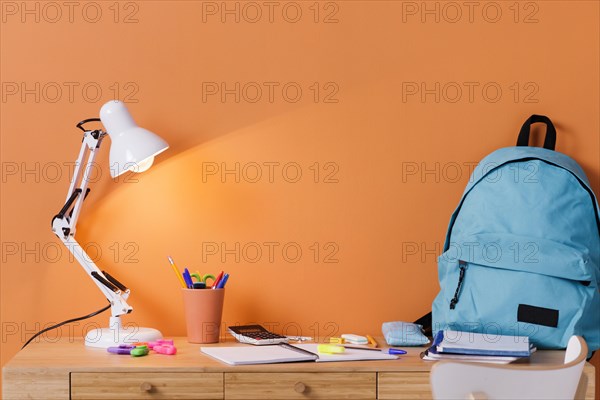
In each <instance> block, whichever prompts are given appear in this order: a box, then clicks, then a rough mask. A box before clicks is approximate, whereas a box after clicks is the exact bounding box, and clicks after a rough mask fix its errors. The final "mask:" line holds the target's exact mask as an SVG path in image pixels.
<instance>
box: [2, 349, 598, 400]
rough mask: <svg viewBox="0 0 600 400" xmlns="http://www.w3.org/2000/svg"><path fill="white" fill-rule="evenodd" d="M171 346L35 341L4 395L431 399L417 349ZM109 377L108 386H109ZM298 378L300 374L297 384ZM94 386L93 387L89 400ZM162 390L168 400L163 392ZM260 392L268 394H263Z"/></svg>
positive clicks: (587, 371) (15, 399) (541, 359)
mask: <svg viewBox="0 0 600 400" xmlns="http://www.w3.org/2000/svg"><path fill="white" fill-rule="evenodd" d="M382 340H383V339H382ZM175 344H176V346H177V348H178V352H177V355H175V356H162V355H157V354H150V355H149V356H147V357H124V356H116V355H114V354H109V353H107V352H106V350H104V349H96V348H88V347H85V346H84V345H83V340H81V339H76V340H71V341H68V340H64V341H59V342H56V343H44V342H40V343H32V344H31V345H30V346H28V347H27V348H26V349H25V350H23V351H21V352H19V353H18V354H17V355H16V356H15V357H14V358H13V359H12V360H10V361H9V362H8V363H7V364H6V365H5V366H4V368H3V370H2V372H3V386H2V394H3V396H2V398H3V399H5V400H21V399H40V400H55V399H57V400H58V399H61V400H62V399H69V395H70V386H69V385H70V379H72V380H73V388H72V390H73V396H74V397H73V399H78V398H79V399H85V398H94V399H101V398H102V397H99V393H110V396H108V395H106V396H105V397H104V398H111V399H119V398H127V399H136V398H140V399H161V398H163V399H164V398H169V399H188V398H194V399H195V398H215V399H222V398H223V396H224V395H225V396H226V398H228V397H229V396H232V398H237V399H251V398H252V397H250V396H254V394H253V393H256V395H257V396H258V395H259V394H260V396H261V397H255V398H278V399H311V398H314V399H319V398H327V399H354V398H360V399H364V398H370V399H374V398H376V395H377V392H376V389H377V383H379V398H381V399H406V398H412V399H419V398H430V397H431V390H430V389H429V371H430V369H431V366H432V365H433V363H432V362H426V361H423V360H421V359H420V358H419V353H420V352H421V351H422V350H423V349H422V348H408V349H407V350H408V354H407V355H405V356H402V357H401V358H400V359H399V360H386V361H369V362H359V361H355V362H333V363H288V364H265V365H242V366H230V365H227V364H224V363H221V362H219V361H217V360H215V359H212V358H210V357H208V356H206V355H204V354H202V353H201V352H200V347H201V346H200V345H197V344H189V343H187V341H186V339H185V338H175ZM231 345H236V346H243V345H241V344H238V343H234V342H231V341H228V342H224V343H218V344H215V345H211V346H231ZM563 358H564V351H558V350H542V351H537V352H536V353H534V354H533V355H532V357H531V359H530V361H529V362H528V363H523V367H524V368H535V366H536V365H539V364H542V365H548V364H560V363H562V362H563ZM115 376H116V377H117V378H114V377H115ZM190 377H191V378H190ZM216 377H220V378H216ZM109 378H110V383H107V380H108V379H109ZM297 378H303V379H302V380H301V382H300V381H298V380H297ZM205 379H206V382H208V383H209V386H210V387H213V386H212V385H214V391H212V389H211V390H210V391H208V392H206V391H205V392H204V394H206V395H207V396H213V394H214V396H215V397H198V396H196V397H193V396H192V397H185V396H188V394H189V392H188V394H185V393H183V392H181V393H180V392H177V390H175V389H173V390H174V391H171V386H172V385H173V383H174V382H182V381H183V382H184V383H183V384H187V383H190V382H195V383H198V382H200V384H199V385H205V384H204V383H202V382H205ZM219 379H221V380H220V381H219ZM253 379H254V382H252V380H253ZM263 379H264V380H263ZM377 381H378V382H377ZM144 382H146V383H148V384H150V385H151V388H152V389H153V390H154V392H151V394H153V396H152V397H149V396H148V393H146V394H144V393H145V392H143V391H142V390H141V389H140V388H141V387H142V384H143V383H144ZM210 382H212V383H210ZM219 382H220V383H219ZM298 382H300V383H302V384H303V385H304V390H302V386H301V385H298V386H297V385H296V384H297V383H298ZM161 385H163V386H161ZM219 385H220V386H219ZM92 386H94V387H93V388H92ZM197 386H198V384H196V386H195V388H197ZM217 386H219V388H217ZM224 386H225V390H224ZM98 388H100V389H102V390H101V391H98V390H97V389H98ZM134 389H135V390H136V391H139V393H140V394H137V392H135V391H134ZM92 390H95V391H94V392H93V397H90V396H92V395H91V394H90V393H91V391H92ZM129 390H131V393H136V396H137V397H133V396H132V395H131V393H130V392H129ZM165 390H166V391H169V393H170V397H164V396H163V397H160V396H161V393H163V392H164V391H165ZM594 390H595V381H594V367H593V366H592V365H591V364H589V363H586V364H585V367H584V379H582V383H581V387H580V389H579V391H578V398H581V399H585V400H592V399H594ZM111 391H112V392H111ZM265 391H267V392H269V393H270V394H264V393H265ZM165 393H166V392H165ZM273 393H276V397H275V395H274V394H273ZM196 394H197V392H196ZM85 396H88V397H85ZM107 396H108V397H107ZM118 396H122V397H118ZM143 396H146V397H143ZM177 396H179V397H177ZM269 396H270V397H269Z"/></svg>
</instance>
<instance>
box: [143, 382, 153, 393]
mask: <svg viewBox="0 0 600 400" xmlns="http://www.w3.org/2000/svg"><path fill="white" fill-rule="evenodd" d="M140 390H141V391H142V392H151V391H152V384H151V383H150V382H144V383H142V384H141V385H140Z"/></svg>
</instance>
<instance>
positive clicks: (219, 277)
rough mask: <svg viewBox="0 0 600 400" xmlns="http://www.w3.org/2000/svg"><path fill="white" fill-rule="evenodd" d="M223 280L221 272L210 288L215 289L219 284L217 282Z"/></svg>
mask: <svg viewBox="0 0 600 400" xmlns="http://www.w3.org/2000/svg"><path fill="white" fill-rule="evenodd" d="M222 278H223V271H221V273H220V274H219V275H217V279H215V281H214V282H213V285H212V288H213V289H216V288H217V285H218V284H219V282H221V279H222Z"/></svg>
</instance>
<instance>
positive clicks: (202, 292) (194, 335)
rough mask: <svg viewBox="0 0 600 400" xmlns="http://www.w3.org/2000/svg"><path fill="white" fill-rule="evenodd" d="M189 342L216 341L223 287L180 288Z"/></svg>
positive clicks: (222, 300) (221, 311)
mask: <svg viewBox="0 0 600 400" xmlns="http://www.w3.org/2000/svg"><path fill="white" fill-rule="evenodd" d="M181 290H182V292H181V293H182V294H183V307H184V311H185V325H186V328H187V338H188V342H190V343H218V342H219V330H220V327H221V316H222V315H223V302H224V300H225V289H183V288H182V289H181Z"/></svg>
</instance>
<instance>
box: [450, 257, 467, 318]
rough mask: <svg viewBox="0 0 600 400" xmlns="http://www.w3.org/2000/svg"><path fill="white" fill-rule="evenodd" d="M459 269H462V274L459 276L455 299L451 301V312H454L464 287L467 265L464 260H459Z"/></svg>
mask: <svg viewBox="0 0 600 400" xmlns="http://www.w3.org/2000/svg"><path fill="white" fill-rule="evenodd" d="M458 267H459V268H460V273H459V275H458V285H457V286H456V292H454V297H453V298H452V300H451V301H450V309H451V310H454V308H455V307H456V303H458V295H459V294H460V288H461V287H462V283H463V280H464V279H465V271H466V270H467V263H466V262H465V261H463V260H458Z"/></svg>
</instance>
